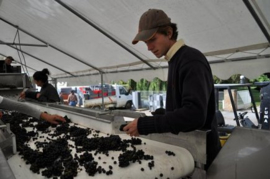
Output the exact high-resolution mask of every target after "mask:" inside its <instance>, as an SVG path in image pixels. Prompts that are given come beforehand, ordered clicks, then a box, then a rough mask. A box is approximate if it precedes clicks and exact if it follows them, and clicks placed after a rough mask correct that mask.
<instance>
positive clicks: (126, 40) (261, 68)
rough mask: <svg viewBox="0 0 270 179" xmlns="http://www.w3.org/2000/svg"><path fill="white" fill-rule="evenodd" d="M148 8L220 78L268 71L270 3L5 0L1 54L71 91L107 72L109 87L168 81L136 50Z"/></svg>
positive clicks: (162, 68)
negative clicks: (48, 74) (164, 19)
mask: <svg viewBox="0 0 270 179" xmlns="http://www.w3.org/2000/svg"><path fill="white" fill-rule="evenodd" d="M150 8H158V9H163V10H164V11H165V12H166V13H167V14H168V16H169V17H171V19H172V22H175V23H177V25H178V30H179V38H181V39H183V40H184V41H185V43H186V44H187V45H189V46H192V47H195V48H197V49H199V50H201V51H202V52H203V53H204V54H205V55H206V57H207V59H208V61H209V63H210V64H211V67H212V70H213V74H214V75H216V76H218V77H220V78H222V79H227V78H228V77H230V76H231V75H233V74H243V75H245V76H247V77H249V78H256V77H258V76H259V75H260V74H262V73H265V72H270V59H269V57H270V48H269V46H270V45H269V42H270V37H269V34H270V33H269V32H270V26H269V22H270V11H269V9H270V1H269V0H243V1H240V0H238V1H236V0H227V1H221V0H208V1H203V0H166V1H164V0H136V1H135V0H111V1H108V0H98V1H95V0H77V1H75V0H23V1H22V0H0V43H1V44H0V55H1V56H2V58H4V57H5V56H13V58H14V59H15V60H16V61H17V63H22V64H24V65H26V66H27V68H26V69H24V70H25V72H26V70H27V72H28V73H29V74H30V75H32V74H33V73H34V72H35V70H38V71H39V70H42V69H43V68H48V69H49V71H50V72H51V76H52V77H53V78H58V81H69V83H70V84H72V85H77V84H78V85H79V83H80V85H82V84H89V83H92V82H93V83H95V82H100V74H101V73H102V74H103V78H104V81H105V82H108V81H112V80H113V81H118V80H128V79H134V80H139V79H141V78H145V79H148V80H152V79H153V78H154V77H159V78H160V79H162V80H166V79H167V62H166V61H165V60H164V59H156V57H155V56H154V55H153V54H151V53H150V52H149V51H147V48H146V46H145V44H144V43H142V42H140V43H138V44H137V45H132V44H131V41H132V39H133V38H134V36H135V34H136V32H137V29H138V21H139V18H140V16H141V14H142V13H143V12H145V11H146V10H148V9H150ZM0 58H1V57H0Z"/></svg>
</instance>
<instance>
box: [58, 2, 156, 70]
mask: <svg viewBox="0 0 270 179" xmlns="http://www.w3.org/2000/svg"><path fill="white" fill-rule="evenodd" d="M55 1H56V2H58V3H59V4H60V5H62V6H63V7H65V8H66V9H67V10H69V11H70V12H72V13H73V14H74V15H76V16H77V17H78V18H80V19H81V20H83V21H84V22H86V23H87V24H89V25H90V26H92V27H93V28H95V29H96V30H98V31H99V32H100V33H102V34H103V35H105V36H106V37H108V38H109V39H111V40H112V41H113V42H115V43H116V44H118V45H119V46H120V47H122V48H123V49H125V50H126V51H128V52H129V53H131V54H132V55H134V56H135V57H137V58H138V59H139V60H141V61H142V62H144V63H145V64H147V65H148V66H149V67H151V68H152V69H153V70H155V69H156V68H155V67H154V66H152V65H151V64H150V63H148V62H147V61H146V60H144V59H143V58H141V57H140V56H139V55H138V54H136V53H134V52H133V51H131V50H130V49H129V48H127V47H126V46H124V45H123V44H122V43H121V42H119V41H118V40H117V39H115V38H114V37H112V36H111V35H109V34H108V33H107V32H105V30H103V29H101V28H100V27H98V26H97V25H95V24H94V23H93V22H91V21H89V20H88V19H86V18H85V17H83V16H82V15H81V14H79V13H78V12H76V11H75V10H74V9H72V8H71V7H69V6H68V5H66V4H65V3H63V2H62V1H61V0H55Z"/></svg>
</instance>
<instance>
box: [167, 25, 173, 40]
mask: <svg viewBox="0 0 270 179" xmlns="http://www.w3.org/2000/svg"><path fill="white" fill-rule="evenodd" d="M167 36H168V37H169V39H171V38H172V36H173V29H172V28H171V27H168V29H167Z"/></svg>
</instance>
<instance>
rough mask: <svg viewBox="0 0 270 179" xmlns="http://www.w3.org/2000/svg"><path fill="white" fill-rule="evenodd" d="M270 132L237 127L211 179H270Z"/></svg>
mask: <svg viewBox="0 0 270 179" xmlns="http://www.w3.org/2000/svg"><path fill="white" fill-rule="evenodd" d="M269 152H270V131H266V130H258V129H248V128H240V127H236V128H235V129H234V131H233V133H232V134H231V136H230V137H229V139H228V141H227V142H226V144H225V146H224V147H223V148H222V149H221V151H220V152H219V154H218V156H217V157H216V159H215V160H214V162H213V163H212V165H211V166H210V168H209V170H208V172H207V178H208V179H228V178H229V179H254V178H259V179H269V178H270V170H269V169H270V154H269Z"/></svg>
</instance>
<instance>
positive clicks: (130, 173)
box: [8, 124, 194, 179]
mask: <svg viewBox="0 0 270 179" xmlns="http://www.w3.org/2000/svg"><path fill="white" fill-rule="evenodd" d="M70 125H71V126H72V125H74V124H70ZM76 126H78V125H76ZM80 127H82V126H80ZM27 129H28V130H32V129H31V127H28V128H27ZM54 129H55V128H52V129H50V130H52V132H53V130H54ZM95 134H96V133H92V134H91V135H90V136H89V137H93V135H95ZM39 136H44V138H39V139H38V141H44V140H46V138H47V137H48V134H43V133H41V132H39ZM99 136H104V137H106V136H108V134H105V133H99ZM119 136H120V137H121V139H122V140H123V139H130V137H129V136H128V135H126V134H120V135H119ZM141 140H142V145H136V149H137V150H140V149H142V150H143V151H144V152H145V154H148V155H152V156H154V163H155V166H154V167H153V168H152V169H151V170H150V168H149V166H148V163H149V161H147V160H142V161H141V164H139V163H138V162H135V163H131V164H130V165H129V166H128V167H126V168H121V167H119V166H118V165H115V164H114V163H113V162H114V161H117V159H118V156H119V154H120V153H121V151H110V152H109V156H106V155H104V154H98V155H96V156H94V152H92V154H93V156H94V158H95V161H97V162H98V165H99V166H102V167H103V168H105V169H109V165H111V166H112V167H113V175H110V176H107V175H106V174H95V177H96V178H115V179H119V178H155V177H157V178H159V177H161V176H160V175H161V174H162V175H163V178H180V177H183V176H186V175H187V174H190V173H191V172H192V171H193V170H194V160H193V157H192V155H191V154H190V153H189V152H188V151H187V150H186V149H184V148H181V147H177V146H173V145H168V144H164V143H160V142H156V141H152V140H148V139H141ZM47 141H48V140H47ZM34 143H35V141H33V140H31V141H30V142H29V146H30V147H31V148H33V149H35V144H34ZM69 143H70V144H71V145H74V142H73V141H69ZM70 149H72V154H73V155H75V149H74V148H70ZM166 151H171V152H173V153H174V154H175V156H169V155H168V154H166ZM78 155H79V154H78ZM99 157H101V159H99ZM112 157H114V160H112ZM117 162H118V161H117ZM8 163H9V165H10V166H11V168H12V171H13V173H14V175H15V177H16V178H17V179H25V178H28V179H32V178H33V179H34V178H35V179H39V178H42V179H43V178H44V177H43V176H41V175H38V174H34V173H33V172H32V171H30V169H29V168H30V165H26V164H25V161H24V160H23V159H21V157H20V156H19V155H18V154H16V155H14V156H13V157H11V158H10V159H9V160H8ZM172 167H174V169H172ZM80 168H82V169H83V170H82V171H81V172H79V173H78V176H77V177H76V178H87V177H89V176H88V174H87V173H86V172H85V170H84V167H80ZM142 168H143V170H144V171H142Z"/></svg>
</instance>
